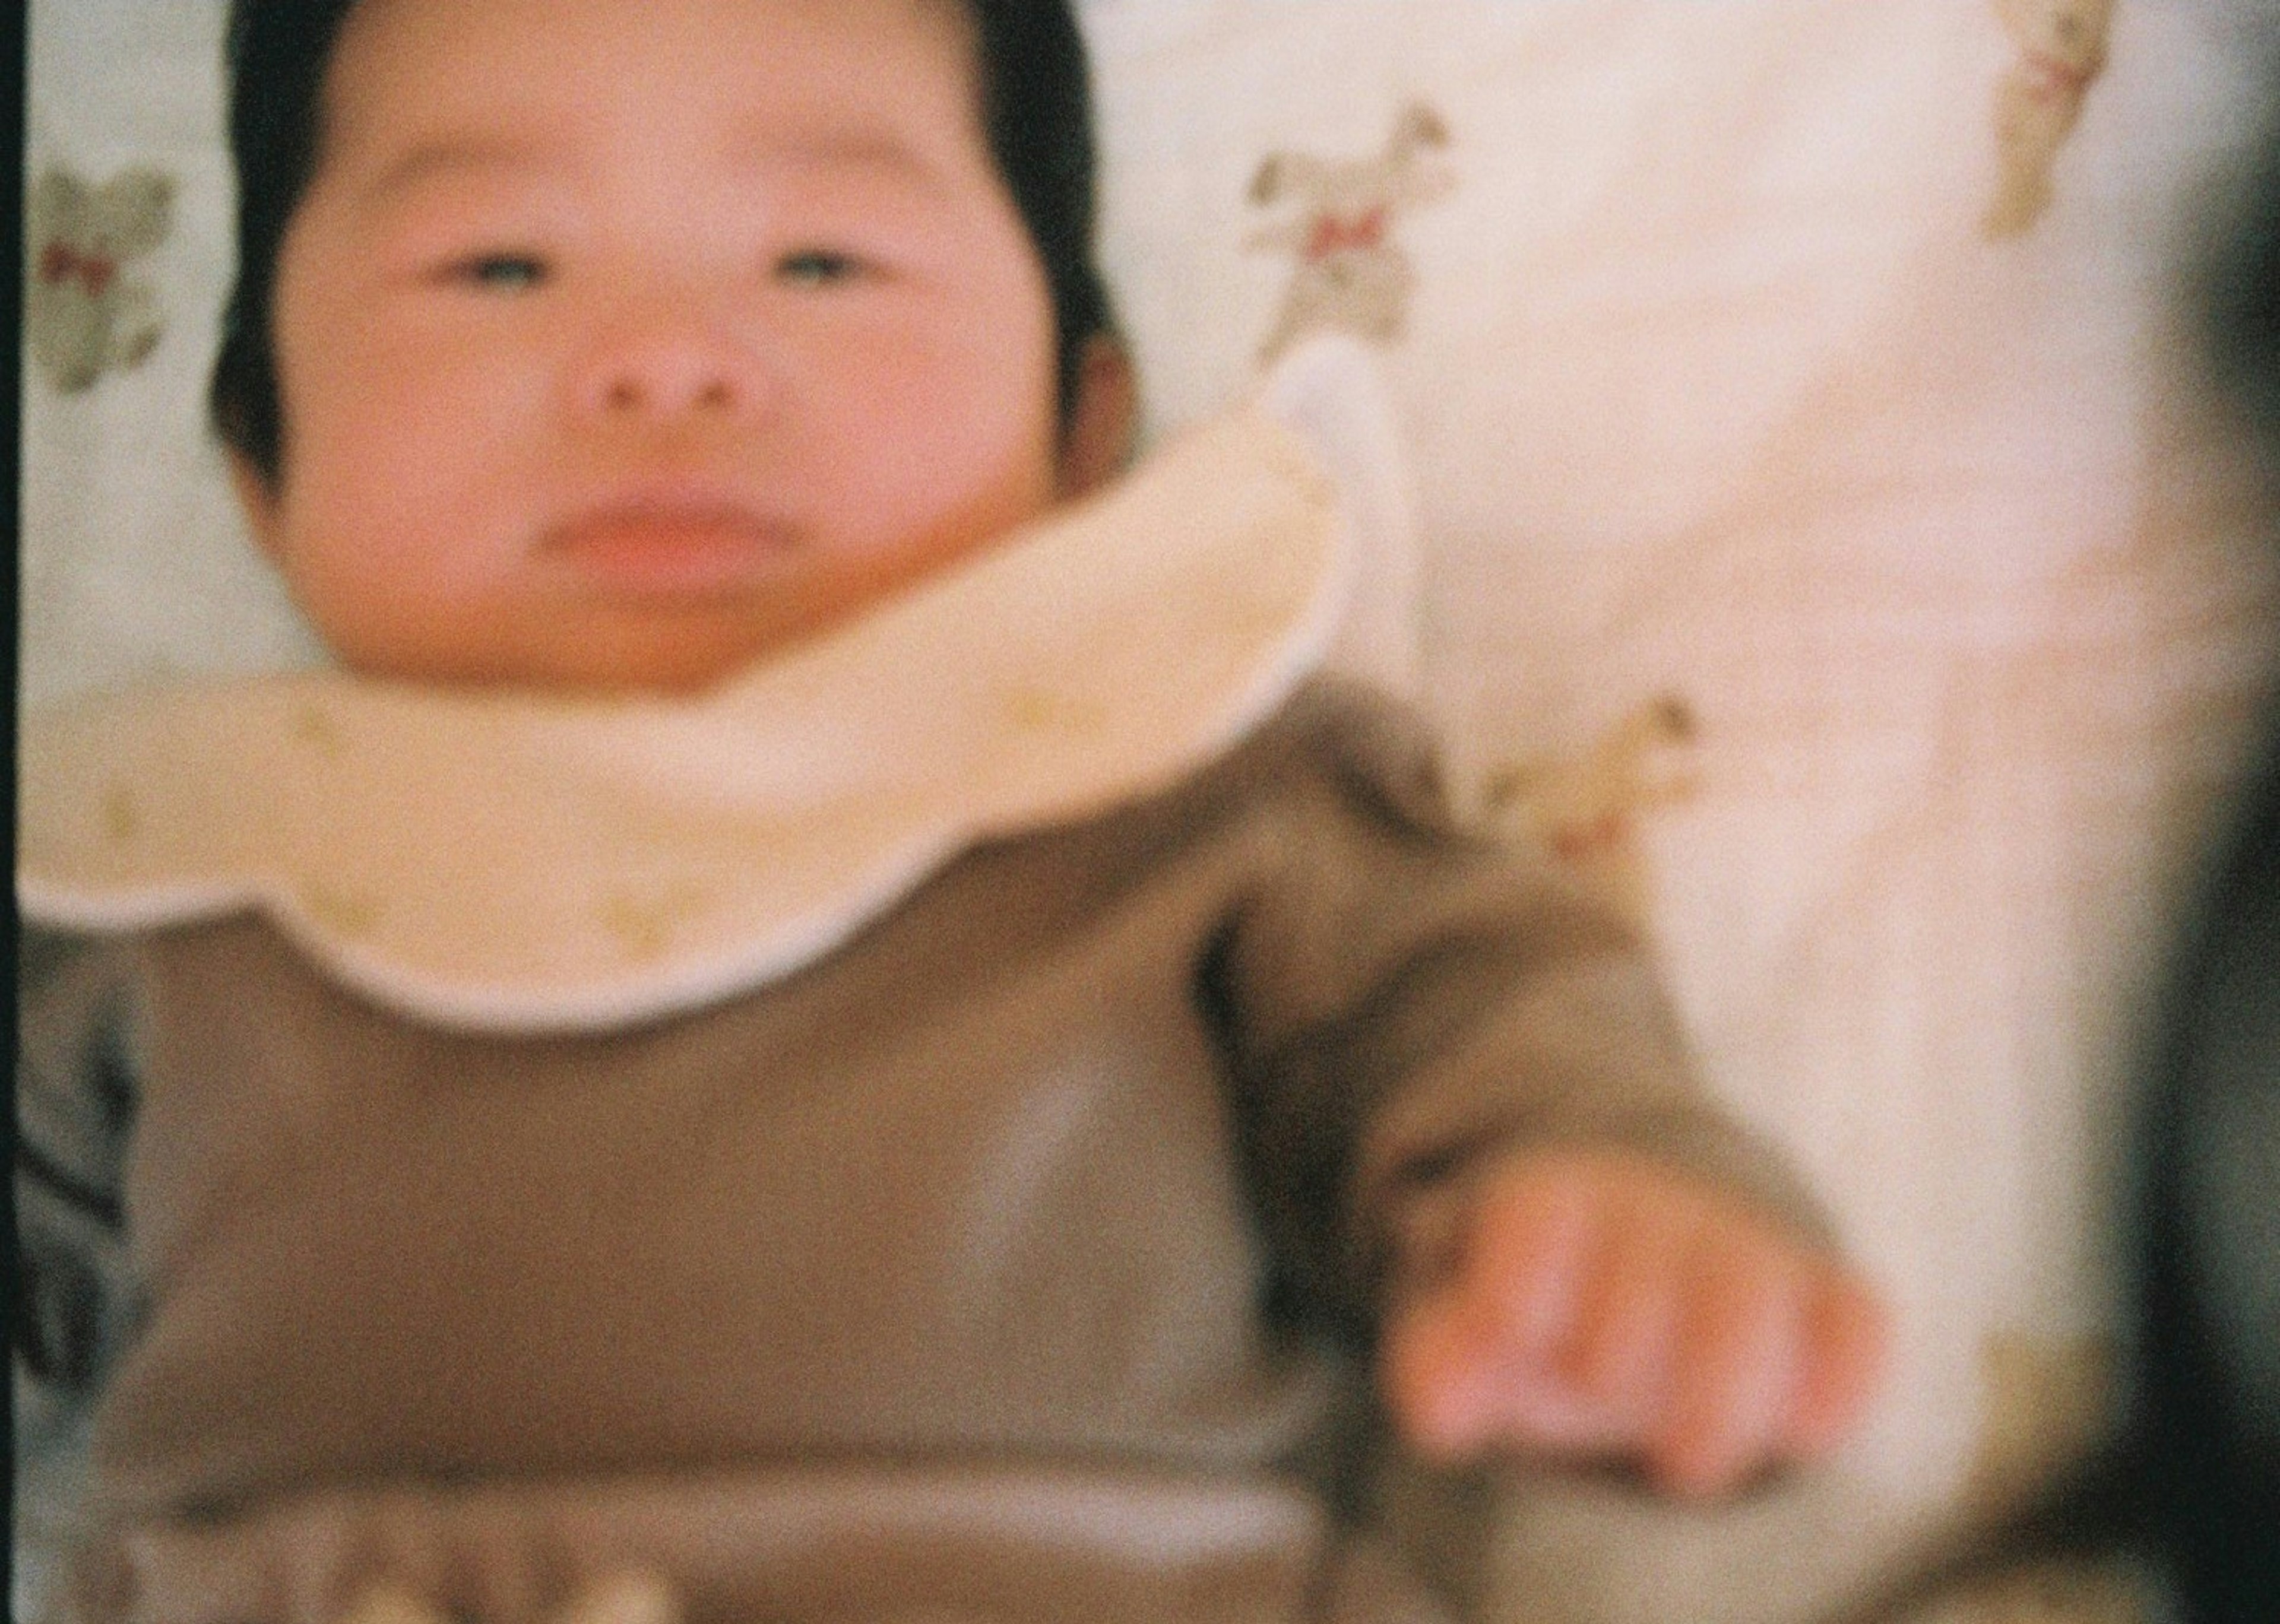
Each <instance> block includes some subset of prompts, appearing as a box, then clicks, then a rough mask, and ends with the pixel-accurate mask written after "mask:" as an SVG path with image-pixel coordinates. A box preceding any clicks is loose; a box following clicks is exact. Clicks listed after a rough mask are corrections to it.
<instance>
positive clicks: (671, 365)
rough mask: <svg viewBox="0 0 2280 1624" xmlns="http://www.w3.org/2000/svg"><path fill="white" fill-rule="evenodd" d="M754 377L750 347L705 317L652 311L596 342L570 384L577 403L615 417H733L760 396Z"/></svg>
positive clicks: (756, 371)
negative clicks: (690, 414) (574, 385)
mask: <svg viewBox="0 0 2280 1624" xmlns="http://www.w3.org/2000/svg"><path fill="white" fill-rule="evenodd" d="M759 373H760V369H759V362H758V359H757V358H756V357H755V356H754V355H753V354H752V353H751V350H750V348H749V346H747V345H746V344H744V343H743V342H742V341H741V340H740V339H739V338H738V337H737V336H736V335H734V334H731V333H729V332H728V331H726V330H724V328H723V327H722V326H721V325H720V323H718V322H717V321H713V320H712V319H707V317H706V316H705V313H704V312H698V311H690V310H682V309H670V308H668V309H659V310H655V311H650V312H641V313H638V314H635V315H632V316H630V317H629V318H628V319H625V320H622V321H620V322H619V323H617V324H616V325H615V326H614V327H612V329H611V330H610V331H609V332H607V333H606V334H605V335H603V338H602V340H601V342H600V343H597V345H596V346H595V349H594V350H593V352H592V354H591V355H590V357H589V359H588V362H587V365H586V366H585V367H584V368H583V370H582V375H581V376H580V377H579V379H578V381H577V395H578V402H579V404H580V405H581V406H582V407H583V408H584V409H585V410H587V411H588V412H595V413H598V414H602V415H606V416H618V417H630V416H643V417H675V416H679V415H682V414H683V413H688V412H697V413H728V412H740V411H744V410H747V409H749V408H750V407H751V406H752V405H753V404H755V403H756V401H757V399H758V398H759V395H760V394H761V392H762V387H763V385H762V380H761V378H760V375H759Z"/></svg>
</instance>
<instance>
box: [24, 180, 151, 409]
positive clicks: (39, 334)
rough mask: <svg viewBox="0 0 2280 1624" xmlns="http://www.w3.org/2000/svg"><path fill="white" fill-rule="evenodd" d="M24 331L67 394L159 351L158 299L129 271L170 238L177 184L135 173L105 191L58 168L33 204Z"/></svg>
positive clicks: (53, 379) (110, 183)
mask: <svg viewBox="0 0 2280 1624" xmlns="http://www.w3.org/2000/svg"><path fill="white" fill-rule="evenodd" d="M173 205H174V183H173V181H172V180H170V179H169V178H168V177H166V175H163V174H161V173H158V171H156V170H151V169H129V170H127V171H125V172H123V173H120V174H119V175H117V176H114V177H113V178H112V180H110V181H106V182H105V183H104V184H103V185H102V186H99V187H98V186H90V185H89V183H88V182H87V181H84V180H82V179H81V178H80V177H79V176H78V175H76V174H73V173H72V172H71V171H69V170H67V169H64V168H60V167H57V168H50V170H48V171H47V173H44V174H42V176H41V177H40V179H39V181H38V182H37V183H36V184H35V185H34V187H33V188H32V192H31V196H30V197H29V198H27V211H26V222H25V223H26V227H27V230H26V235H25V242H26V246H27V250H28V252H27V261H28V263H27V267H26V271H27V275H26V281H27V287H26V289H25V299H24V327H25V333H26V336H27V338H28V339H29V341H30V343H31V348H32V355H33V358H34V359H35V361H36V362H37V363H38V364H39V366H40V370H41V371H42V372H43V373H46V374H47V377H48V380H49V381H50V382H51V383H53V384H54V385H55V386H56V388H58V389H61V390H64V391H65V393H77V392H78V391H80V390H82V389H90V388H92V387H94V384H95V382H96V380H97V379H99V378H100V377H102V376H103V374H104V373H105V372H108V371H111V370H112V369H113V368H125V367H130V366H139V365H140V364H141V363H142V362H143V361H144V360H145V359H147V358H149V356H150V352H151V351H152V350H155V349H156V348H158V339H159V335H160V334H161V332H162V330H163V324H162V323H161V321H160V319H159V314H158V295H157V293H156V292H155V290H154V289H152V288H151V287H150V284H149V283H147V282H144V281H140V280H139V279H137V278H135V277H133V276H130V275H128V274H127V269H128V267H129V266H131V265H133V263H134V262H135V260H137V259H139V258H142V257H143V256H144V255H145V254H148V253H150V251H151V250H153V249H155V248H157V247H158V244H159V243H160V242H164V241H165V240H166V233H167V230H168V228H169V227H170V226H171V225H172V223H173Z"/></svg>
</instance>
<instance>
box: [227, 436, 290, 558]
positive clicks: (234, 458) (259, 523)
mask: <svg viewBox="0 0 2280 1624" xmlns="http://www.w3.org/2000/svg"><path fill="white" fill-rule="evenodd" d="M228 455H229V482H230V484H231V485H232V486H233V487H234V488H235V489H236V491H237V505H238V507H239V509H240V510H241V511H243V513H244V514H245V527H246V528H247V529H248V530H250V531H251V532H252V534H253V543H254V545H255V546H257V547H258V548H260V549H261V550H262V551H263V552H265V553H266V554H267V555H268V556H269V558H270V560H271V561H272V562H273V563H274V562H276V561H277V559H278V558H279V557H280V555H281V553H282V552H283V550H284V545H285V543H284V538H283V536H282V535H281V534H280V533H279V518H278V512H277V481H276V480H275V479H274V478H273V476H271V475H269V474H266V473H263V472H262V471H261V470H260V469H259V468H258V466H255V464H254V461H253V459H252V458H250V457H248V456H247V455H246V454H245V453H244V452H243V451H238V450H233V451H231V452H230V453H229V454H228Z"/></svg>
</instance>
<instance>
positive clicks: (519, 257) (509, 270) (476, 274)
mask: <svg viewBox="0 0 2280 1624" xmlns="http://www.w3.org/2000/svg"><path fill="white" fill-rule="evenodd" d="M451 269H452V272H453V273H454V274H455V276H456V277H457V279H458V280H459V281H466V282H470V283H473V284H474V286H475V287H478V288H489V289H497V290H498V291H500V292H502V293H523V292H527V291H528V290H529V289H533V288H536V287H538V286H540V285H541V284H542V283H543V282H544V281H546V274H547V273H546V265H545V262H544V261H543V260H542V259H540V258H538V257H537V256H536V255H535V254H476V255H474V256H472V257H471V258H466V259H463V260H461V261H459V262H458V264H457V265H456V266H452V267H451Z"/></svg>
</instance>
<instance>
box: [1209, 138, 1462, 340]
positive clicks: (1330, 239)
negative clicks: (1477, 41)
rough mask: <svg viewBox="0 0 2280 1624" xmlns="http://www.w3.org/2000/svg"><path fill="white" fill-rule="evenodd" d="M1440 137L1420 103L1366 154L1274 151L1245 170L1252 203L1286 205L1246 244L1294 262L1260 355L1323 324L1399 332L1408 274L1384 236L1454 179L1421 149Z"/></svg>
mask: <svg viewBox="0 0 2280 1624" xmlns="http://www.w3.org/2000/svg"><path fill="white" fill-rule="evenodd" d="M1448 142H1449V133H1448V129H1447V127H1446V126H1444V124H1443V123H1442V121H1441V118H1440V115H1439V114H1437V113H1436V112H1434V111H1433V110H1432V109H1431V108H1429V107H1428V106H1425V105H1424V104H1421V103H1419V104H1413V105H1411V106H1410V107H1409V108H1408V109H1407V110H1406V111H1405V112H1403V113H1402V115H1401V117H1400V119H1398V121H1397V122H1396V124H1395V126H1394V129H1393V134H1392V135H1391V136H1390V138H1389V139H1388V140H1387V142H1386V144H1385V147H1384V150H1383V151H1381V152H1380V153H1378V154H1377V155H1376V156H1375V157H1374V158H1361V159H1336V158H1310V157H1307V156H1306V155H1305V154H1302V153H1292V152H1273V153H1269V154H1268V155H1267V158H1265V159H1264V160H1263V161H1261V163H1260V164H1259V169H1258V172H1257V173H1256V174H1254V175H1253V176H1252V181H1251V201H1252V204H1254V205H1256V206H1258V207H1259V208H1273V207H1276V206H1278V205H1282V204H1286V203H1288V204H1293V205H1294V206H1293V207H1292V208H1291V209H1290V212H1289V213H1288V214H1287V215H1286V216H1285V217H1284V218H1283V219H1280V220H1278V221H1276V222H1275V224H1273V225H1270V226H1267V227H1264V228H1262V229H1260V230H1259V231H1258V232H1255V233H1254V234H1252V236H1251V238H1250V240H1249V243H1248V246H1250V247H1252V248H1253V249H1260V250H1274V251H1276V252H1282V253H1287V254H1289V255H1290V256H1291V257H1292V258H1294V259H1295V260H1296V261H1297V267H1296V269H1295V271H1294V272H1293V273H1292V276H1291V280H1290V289H1289V291H1288V292H1287V293H1286V294H1285V295H1284V296H1283V306H1282V310H1281V312H1279V313H1278V314H1277V316H1276V317H1275V327H1274V329H1273V330H1272V331H1271V332H1270V333H1268V335H1267V342H1266V343H1264V344H1263V345H1261V346H1260V351H1259V353H1260V357H1261V358H1262V359H1264V360H1272V359H1274V358H1275V357H1276V356H1278V355H1280V354H1282V353H1283V350H1287V349H1289V348H1290V345H1291V343H1293V342H1294V341H1296V340H1297V339H1298V337H1299V336H1301V335H1304V334H1306V333H1308V332H1312V331H1314V330H1316V329H1318V328H1322V327H1334V328H1336V329H1338V330H1340V331H1343V332H1347V333H1352V334H1354V335H1357V336H1359V337H1361V338H1365V339H1367V340H1370V341H1371V342H1373V343H1392V342H1393V341H1394V340H1396V339H1398V338H1399V337H1400V336H1401V333H1402V329H1403V327H1404V325H1405V324H1406V321H1407V319H1408V313H1409V300H1410V296H1411V294H1412V292H1413V290H1414V289H1415V287H1416V282H1417V273H1416V272H1415V271H1414V270H1413V268H1412V267H1411V266H1410V263H1409V257H1408V256H1407V255H1406V254H1405V253H1404V252H1402V250H1401V248H1400V246H1399V244H1398V243H1397V242H1394V241H1393V225H1394V221H1395V220H1396V219H1398V218H1399V217H1400V216H1401V215H1402V214H1403V213H1405V212H1407V211H1408V210H1410V209H1413V208H1415V207H1418V206H1419V205H1421V204H1426V203H1430V202H1432V201H1433V200H1434V199H1436V198H1437V197H1440V196H1443V195H1444V194H1445V193H1446V192H1447V191H1448V190H1449V189H1450V188H1451V187H1452V185H1453V184H1454V183H1455V182H1454V178H1453V177H1452V175H1451V174H1450V173H1449V171H1448V170H1447V168H1446V167H1445V166H1444V165H1438V164H1435V163H1432V162H1430V161H1429V159H1428V158H1426V156H1425V154H1426V153H1427V152H1429V150H1433V149H1436V148H1440V147H1445V146H1446V145H1447V144H1448Z"/></svg>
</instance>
